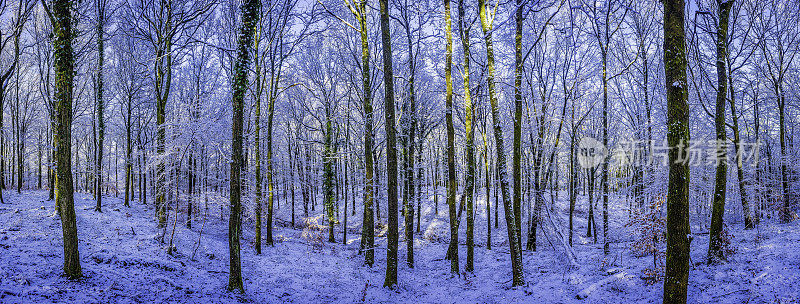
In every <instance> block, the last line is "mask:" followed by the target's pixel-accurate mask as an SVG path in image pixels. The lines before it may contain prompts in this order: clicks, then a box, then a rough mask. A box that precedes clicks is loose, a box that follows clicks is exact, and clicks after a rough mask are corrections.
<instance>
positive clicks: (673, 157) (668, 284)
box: [664, 0, 691, 304]
mask: <svg viewBox="0 0 800 304" xmlns="http://www.w3.org/2000/svg"><path fill="white" fill-rule="evenodd" d="M684 20H685V19H684V1H683V0H665V1H664V37H665V39H664V74H665V83H666V85H667V125H668V126H669V128H668V129H667V143H668V145H669V153H668V154H669V182H668V185H669V186H668V193H667V225H666V226H667V227H666V228H667V249H666V250H667V253H666V256H667V258H666V271H665V273H664V303H665V304H678V303H686V290H687V287H688V283H689V282H688V281H689V245H690V244H689V242H690V237H691V230H690V227H689V163H688V162H687V161H683V160H681V159H680V158H681V157H682V156H681V152H683V151H680V150H678V149H679V146H681V145H686V144H687V143H688V142H689V105H688V103H687V97H688V96H687V95H688V92H687V85H688V83H687V81H686V47H685V43H686V41H685V40H686V39H685V33H684Z"/></svg>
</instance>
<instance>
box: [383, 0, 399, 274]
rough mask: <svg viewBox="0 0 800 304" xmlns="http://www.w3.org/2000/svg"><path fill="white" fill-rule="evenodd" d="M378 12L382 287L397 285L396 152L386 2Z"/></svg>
mask: <svg viewBox="0 0 800 304" xmlns="http://www.w3.org/2000/svg"><path fill="white" fill-rule="evenodd" d="M378 2H379V3H380V10H381V42H382V46H383V82H384V83H383V88H384V92H385V93H384V97H385V99H386V101H385V102H384V107H385V110H384V112H385V114H386V115H385V116H386V121H385V122H384V126H385V127H386V174H387V181H386V188H387V190H386V192H387V197H386V207H387V208H388V209H389V210H388V213H387V214H388V216H387V217H388V219H389V232H388V234H387V241H388V245H387V249H386V279H385V280H384V281H383V286H384V287H389V288H395V287H396V286H397V238H398V236H397V150H396V149H395V145H396V139H395V133H396V131H395V125H394V121H395V120H394V119H395V115H394V75H393V73H392V43H391V36H390V34H389V1H388V0H379V1H378Z"/></svg>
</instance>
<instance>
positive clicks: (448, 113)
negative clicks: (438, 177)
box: [444, 0, 459, 274]
mask: <svg viewBox="0 0 800 304" xmlns="http://www.w3.org/2000/svg"><path fill="white" fill-rule="evenodd" d="M450 18H451V14H450V0H444V19H445V21H444V22H445V23H444V30H445V66H444V75H445V76H444V78H445V86H446V88H445V89H446V93H445V107H446V110H445V120H446V124H447V206H448V210H449V211H448V212H449V215H450V246H449V247H448V250H447V258H448V259H450V272H452V273H454V274H458V272H459V269H458V268H459V267H458V224H457V221H458V218H457V217H456V189H457V188H458V184H457V181H456V161H455V154H456V148H455V131H454V130H453V111H454V110H453V78H452V65H453V34H452V25H451V21H450Z"/></svg>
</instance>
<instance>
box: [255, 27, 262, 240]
mask: <svg viewBox="0 0 800 304" xmlns="http://www.w3.org/2000/svg"><path fill="white" fill-rule="evenodd" d="M259 13H260V14H261V13H263V12H259ZM255 35H256V38H255V43H253V47H254V48H255V51H254V52H253V54H255V58H254V61H255V62H254V63H255V75H254V76H255V77H256V79H255V88H254V90H253V91H254V92H255V96H254V97H253V99H254V100H253V102H255V105H254V107H255V113H253V114H254V116H255V117H253V120H254V121H253V125H254V126H255V134H254V137H255V138H254V143H253V144H254V145H255V146H254V148H255V151H254V153H255V155H254V156H255V162H256V168H255V178H256V181H255V188H256V189H255V204H256V208H255V209H256V210H255V211H256V235H255V244H254V245H255V249H256V255H259V254H261V238H262V236H261V226H262V223H261V217H262V216H261V208H262V202H261V196H262V195H263V193H262V188H263V182H264V181H263V180H262V177H261V93H262V92H263V90H262V88H263V85H262V83H261V82H262V78H261V59H260V58H259V57H260V55H261V53H260V52H259V40H260V39H261V23H260V22H259V23H258V25H257V30H256V33H255Z"/></svg>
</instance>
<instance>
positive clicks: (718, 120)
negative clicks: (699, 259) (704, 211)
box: [708, 1, 733, 263]
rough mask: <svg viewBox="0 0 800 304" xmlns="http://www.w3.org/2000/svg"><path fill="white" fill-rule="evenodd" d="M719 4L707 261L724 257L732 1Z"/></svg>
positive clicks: (715, 260) (723, 258) (720, 259)
mask: <svg viewBox="0 0 800 304" xmlns="http://www.w3.org/2000/svg"><path fill="white" fill-rule="evenodd" d="M717 4H718V7H719V23H718V26H717V41H716V43H717V112H716V117H715V126H716V135H717V151H716V161H717V172H716V180H715V183H714V201H713V204H712V210H711V226H710V228H709V242H708V262H709V263H712V262H719V261H724V260H726V256H725V253H724V248H723V247H722V246H723V244H722V242H723V240H722V230H723V216H724V214H725V193H726V192H727V191H726V190H727V189H726V188H727V176H728V158H727V150H728V142H727V135H726V130H725V105H726V101H727V98H728V91H727V89H728V83H727V81H728V75H727V72H728V69H727V68H726V67H725V63H726V62H727V58H728V38H727V37H728V19H729V18H730V12H731V6H733V2H732V1H717Z"/></svg>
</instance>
